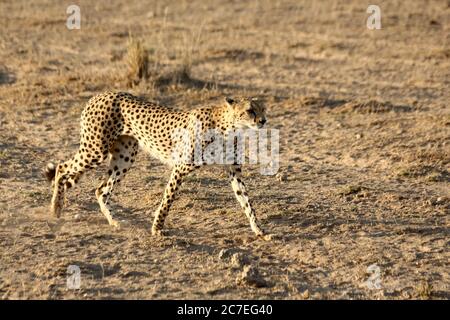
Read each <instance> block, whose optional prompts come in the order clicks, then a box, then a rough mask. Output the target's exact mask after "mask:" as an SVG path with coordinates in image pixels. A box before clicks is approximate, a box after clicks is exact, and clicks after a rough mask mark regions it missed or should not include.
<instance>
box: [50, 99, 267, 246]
mask: <svg viewBox="0 0 450 320" xmlns="http://www.w3.org/2000/svg"><path fill="white" fill-rule="evenodd" d="M198 123H201V125H202V127H201V130H202V132H203V131H204V130H206V129H214V130H217V131H218V132H219V133H221V134H223V135H224V136H226V135H227V134H228V133H229V132H231V131H233V130H235V129H237V128H253V129H259V128H262V127H263V126H264V124H265V123H266V111H265V107H264V105H263V104H262V102H260V101H258V99H255V98H242V97H240V98H234V99H233V98H230V97H227V98H225V99H224V100H223V102H222V103H220V104H218V105H216V106H212V107H202V108H197V109H194V110H191V111H178V110H175V109H171V108H168V107H165V106H161V105H159V104H156V103H153V102H149V101H145V100H143V99H141V98H138V97H136V96H133V95H132V94H129V93H125V92H105V93H102V94H99V95H97V96H94V97H93V98H91V99H90V100H89V101H88V103H87V105H86V106H85V108H84V110H83V111H82V114H81V126H80V147H79V150H78V152H77V153H76V154H75V156H73V157H72V158H71V159H70V160H68V161H65V162H63V163H61V164H58V165H54V164H53V163H49V164H48V165H47V168H46V175H47V178H48V179H49V181H52V186H53V196H52V200H51V209H50V210H51V212H52V214H53V215H54V216H56V217H60V216H61V212H62V209H63V203H64V194H65V192H66V191H67V190H68V189H69V188H71V187H72V186H74V185H75V184H76V183H77V182H78V181H79V179H80V177H81V176H82V174H83V173H84V172H86V171H87V170H89V169H93V168H96V167H98V166H99V165H100V164H101V163H102V162H103V161H105V160H106V159H107V158H109V169H108V176H107V177H106V178H105V179H104V181H102V182H101V183H100V185H99V186H98V188H97V189H96V191H95V195H96V198H97V201H98V203H99V205H100V210H101V212H102V213H103V215H104V216H105V217H106V219H107V220H108V223H109V224H110V225H111V226H114V227H120V224H119V221H117V220H116V219H114V218H113V215H112V213H111V211H110V207H109V206H108V201H109V199H110V197H111V193H112V191H113V188H114V187H115V186H116V185H117V184H118V183H119V182H120V181H121V180H122V179H123V178H124V176H125V174H126V173H127V172H128V171H129V170H130V168H131V166H132V165H133V163H134V162H135V158H136V155H137V153H138V151H139V149H143V150H145V151H146V152H148V153H149V154H150V155H151V156H154V157H156V158H157V159H159V160H160V161H162V162H163V163H165V164H167V165H169V167H171V169H172V172H171V174H170V178H169V181H168V183H167V186H166V188H165V190H164V194H163V197H162V200H161V202H160V205H159V207H158V208H157V210H156V212H155V215H154V221H153V225H152V229H151V233H152V235H164V233H163V232H162V229H163V224H164V220H165V219H166V217H167V215H168V213H169V208H170V206H171V204H172V203H173V201H174V196H175V193H176V191H177V190H178V189H179V187H180V185H181V183H182V180H183V178H185V177H186V175H188V174H189V173H190V172H192V171H193V170H195V169H197V168H199V167H200V166H202V165H203V164H198V163H192V162H190V161H185V162H174V160H173V157H172V154H171V150H172V148H173V147H174V141H173V139H172V136H173V135H172V132H173V131H174V130H176V129H180V128H181V129H186V130H188V131H192V130H194V127H195V126H196V125H197V124H198ZM207 145H208V142H204V143H202V146H201V147H202V148H205V147H207ZM188 152H190V153H192V149H189V150H188ZM226 168H227V171H228V177H229V179H230V182H231V187H232V189H233V191H234V194H235V196H236V198H237V200H238V202H239V203H240V205H241V207H242V208H243V210H244V212H245V215H246V216H247V218H248V220H249V222H250V227H251V229H252V231H253V232H254V233H255V234H256V235H257V236H260V237H263V238H266V237H268V235H266V234H265V232H264V231H263V229H262V228H261V227H260V226H259V225H258V222H257V219H256V215H255V210H254V209H253V208H252V206H251V204H250V201H249V197H248V194H247V191H246V187H245V185H244V182H243V181H242V177H241V176H242V170H241V164H238V163H236V162H233V163H232V164H230V165H227V166H226Z"/></svg>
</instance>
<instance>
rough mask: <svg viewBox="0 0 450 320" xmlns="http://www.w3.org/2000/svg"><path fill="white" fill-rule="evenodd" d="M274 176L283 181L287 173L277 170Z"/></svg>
mask: <svg viewBox="0 0 450 320" xmlns="http://www.w3.org/2000/svg"><path fill="white" fill-rule="evenodd" d="M275 177H276V178H277V180H278V181H280V182H285V181H286V180H287V175H286V174H285V173H283V172H278V173H277V174H276V175H275Z"/></svg>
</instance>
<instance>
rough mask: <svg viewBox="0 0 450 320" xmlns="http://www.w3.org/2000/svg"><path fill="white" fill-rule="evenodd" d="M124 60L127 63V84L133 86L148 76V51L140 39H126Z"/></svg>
mask: <svg viewBox="0 0 450 320" xmlns="http://www.w3.org/2000/svg"><path fill="white" fill-rule="evenodd" d="M126 61H127V64H128V73H127V85H128V87H133V86H135V85H137V84H139V82H140V81H141V80H143V79H147V78H148V76H149V70H148V67H149V59H148V51H147V50H146V49H145V48H144V46H143V45H142V42H141V41H140V40H136V39H134V38H132V37H130V38H129V40H128V46H127V56H126Z"/></svg>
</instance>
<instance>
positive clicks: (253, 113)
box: [247, 109, 256, 117]
mask: <svg viewBox="0 0 450 320" xmlns="http://www.w3.org/2000/svg"><path fill="white" fill-rule="evenodd" d="M247 113H248V114H249V115H251V116H252V117H256V113H255V111H253V110H252V109H250V110H247Z"/></svg>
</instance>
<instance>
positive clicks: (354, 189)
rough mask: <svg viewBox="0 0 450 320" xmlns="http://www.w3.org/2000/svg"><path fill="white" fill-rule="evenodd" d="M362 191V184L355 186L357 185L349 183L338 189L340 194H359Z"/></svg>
mask: <svg viewBox="0 0 450 320" xmlns="http://www.w3.org/2000/svg"><path fill="white" fill-rule="evenodd" d="M361 191H362V187H361V186H355V185H348V186H345V187H343V188H342V189H341V190H339V191H338V194H339V195H341V196H349V195H351V194H357V193H359V192H361Z"/></svg>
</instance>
